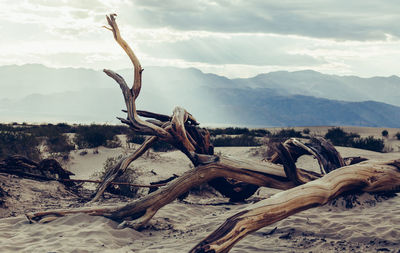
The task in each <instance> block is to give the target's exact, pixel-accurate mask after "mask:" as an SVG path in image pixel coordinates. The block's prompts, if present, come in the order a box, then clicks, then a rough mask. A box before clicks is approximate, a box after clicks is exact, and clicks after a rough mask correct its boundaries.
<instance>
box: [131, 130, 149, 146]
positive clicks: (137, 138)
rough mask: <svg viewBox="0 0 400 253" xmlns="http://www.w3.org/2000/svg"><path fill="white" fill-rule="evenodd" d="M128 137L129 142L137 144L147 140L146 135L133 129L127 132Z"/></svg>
mask: <svg viewBox="0 0 400 253" xmlns="http://www.w3.org/2000/svg"><path fill="white" fill-rule="evenodd" d="M126 138H127V141H128V142H129V143H136V144H142V143H143V142H144V141H145V140H146V137H145V136H143V135H139V134H136V133H134V132H132V131H130V132H129V133H127V134H126Z"/></svg>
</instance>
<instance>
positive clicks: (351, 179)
mask: <svg viewBox="0 0 400 253" xmlns="http://www.w3.org/2000/svg"><path fill="white" fill-rule="evenodd" d="M399 187H400V160H396V161H390V162H375V163H372V162H370V161H368V162H363V163H360V164H356V165H351V166H347V167H343V168H340V169H338V170H335V171H332V172H330V173H329V174H327V175H325V176H324V177H322V178H320V179H317V180H315V181H312V182H309V183H306V184H304V185H300V186H297V187H295V188H293V189H290V190H287V191H283V192H280V193H278V194H275V195H274V196H272V197H270V198H268V199H266V200H263V201H260V202H258V203H256V204H254V205H252V206H251V207H249V208H246V209H244V210H243V211H241V212H239V213H237V214H236V215H234V216H232V217H230V218H228V219H227V220H226V221H225V222H224V223H223V224H222V225H221V226H220V227H219V228H218V229H216V230H215V231H214V232H213V233H211V234H210V235H209V236H208V237H207V238H205V239H204V240H202V241H201V242H200V243H199V244H197V245H196V246H195V247H194V248H193V249H192V250H191V251H190V252H192V253H195V252H196V253H199V252H202V253H205V252H214V253H215V252H228V251H229V250H230V249H231V248H232V247H233V246H234V245H235V243H237V242H238V241H239V240H241V239H242V238H243V237H245V236H246V235H247V234H249V233H251V232H254V231H256V230H258V229H260V228H262V227H265V226H268V225H270V224H272V223H274V222H277V221H279V220H282V219H284V218H286V217H288V216H290V215H293V214H295V213H298V212H300V211H303V210H306V209H309V208H312V207H316V206H319V205H324V204H326V203H327V202H328V201H329V200H331V199H333V198H335V197H337V196H338V195H339V194H341V193H343V192H346V191H350V190H360V191H364V192H380V191H396V190H399Z"/></svg>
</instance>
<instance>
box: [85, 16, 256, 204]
mask: <svg viewBox="0 0 400 253" xmlns="http://www.w3.org/2000/svg"><path fill="white" fill-rule="evenodd" d="M115 17H116V14H111V15H109V16H107V22H108V24H109V26H110V27H105V28H107V29H108V30H110V31H112V33H113V36H114V39H115V41H116V42H117V43H118V44H119V45H120V46H121V48H122V49H123V50H124V51H125V53H126V54H127V56H128V57H129V59H130V60H131V62H132V64H133V69H134V81H133V84H132V88H129V87H128V85H127V84H126V82H125V80H124V78H123V77H122V76H120V75H119V74H117V73H115V72H114V71H112V70H107V69H105V70H104V73H106V74H107V75H108V76H109V77H111V78H112V79H114V80H115V81H116V82H117V83H118V84H119V86H120V88H121V91H122V94H123V96H124V100H125V104H126V110H124V112H126V113H127V118H126V119H123V118H118V119H120V120H121V122H122V123H125V124H127V125H129V126H130V128H131V129H132V130H133V131H135V132H137V133H139V134H147V135H152V137H151V138H149V139H147V140H146V142H145V143H143V145H142V146H141V147H140V148H139V150H137V151H136V152H135V153H134V154H132V155H130V156H128V157H127V158H123V159H121V160H120V161H119V162H118V163H117V164H116V166H115V167H114V168H113V169H112V170H110V171H109V172H108V173H107V174H106V176H105V177H104V179H103V182H102V183H100V185H99V186H98V187H97V189H96V192H95V194H93V196H92V197H93V198H92V200H91V202H94V201H97V200H98V199H99V198H100V197H101V196H102V194H103V193H104V191H105V190H106V189H107V187H108V186H109V185H110V184H111V182H112V181H113V180H115V178H117V177H118V176H120V175H122V174H123V173H124V172H125V171H126V169H127V167H128V166H129V164H130V163H132V162H133V161H134V160H136V159H137V158H138V157H140V156H141V155H142V154H143V153H144V151H145V150H147V149H149V148H150V147H151V146H152V144H153V143H154V142H155V141H156V140H159V141H163V142H166V143H169V144H170V145H172V146H174V147H175V148H177V149H178V150H180V151H181V152H183V153H184V154H185V155H186V156H187V157H188V158H189V160H190V161H191V162H192V164H193V165H194V166H197V165H199V163H198V162H199V161H198V160H197V159H196V158H195V156H194V154H196V155H197V154H204V155H214V147H213V145H212V144H211V143H210V133H209V132H208V131H207V130H206V129H204V128H200V127H198V125H199V123H198V122H197V121H196V119H195V118H194V117H193V116H192V115H191V114H190V113H189V112H187V111H186V110H185V109H184V108H181V107H176V108H175V109H174V110H173V114H172V116H167V115H162V114H158V113H153V112H147V111H140V110H136V104H135V102H136V99H137V98H138V96H139V93H140V90H141V87H142V72H143V69H142V67H141V65H140V62H139V59H138V58H137V57H136V55H135V53H134V52H133V50H132V49H131V48H130V46H129V45H128V43H127V42H126V41H125V40H124V39H123V38H122V36H121V34H120V31H119V28H118V25H117V23H116V20H115ZM139 116H142V117H147V118H153V119H150V120H146V121H144V120H142V119H141V118H140V117H139ZM210 185H211V186H213V187H214V188H215V189H216V190H217V191H219V192H221V194H223V195H224V196H227V197H229V198H230V199H231V200H235V201H241V200H243V199H245V198H247V197H249V196H250V195H252V194H253V193H254V192H255V190H257V188H258V187H257V186H255V185H248V184H247V183H244V182H236V181H234V180H227V179H225V178H218V179H215V180H214V181H211V182H210Z"/></svg>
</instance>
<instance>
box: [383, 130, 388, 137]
mask: <svg viewBox="0 0 400 253" xmlns="http://www.w3.org/2000/svg"><path fill="white" fill-rule="evenodd" d="M388 135H389V132H388V131H387V130H386V129H385V130H383V131H382V136H383V137H388Z"/></svg>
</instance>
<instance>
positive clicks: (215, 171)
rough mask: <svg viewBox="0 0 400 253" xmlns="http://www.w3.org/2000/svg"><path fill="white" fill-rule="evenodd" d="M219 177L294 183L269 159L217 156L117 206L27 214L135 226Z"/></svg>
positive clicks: (267, 184)
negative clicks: (87, 218)
mask: <svg viewBox="0 0 400 253" xmlns="http://www.w3.org/2000/svg"><path fill="white" fill-rule="evenodd" d="M219 177H229V178H233V179H236V180H238V181H243V182H247V183H250V184H254V185H258V186H265V187H271V188H276V189H282V190H286V189H290V188H292V187H294V186H295V185H294V183H293V182H291V181H290V180H288V179H287V178H286V176H285V172H284V170H283V168H282V166H281V165H277V164H273V163H270V162H252V161H243V160H238V159H233V158H228V157H220V158H219V159H218V160H217V161H215V162H211V163H208V164H204V165H199V166H197V167H196V168H194V169H191V170H189V171H187V172H185V173H184V174H183V175H182V176H180V177H178V178H176V179H174V180H173V181H171V182H169V183H168V184H167V185H166V186H163V187H161V188H160V189H158V190H157V191H155V192H152V193H151V194H149V195H147V196H145V197H143V198H141V199H138V200H134V201H133V202H131V203H129V204H126V205H124V206H119V207H107V208H88V209H67V210H51V211H45V212H39V213H29V214H26V216H27V218H28V219H29V220H30V221H31V222H43V221H46V222H48V221H50V220H53V219H56V218H57V217H61V216H65V215H68V214H72V213H88V214H91V215H99V216H104V217H107V218H110V219H113V220H116V221H118V222H123V223H122V226H129V227H132V228H135V229H140V228H142V227H144V226H145V225H146V224H147V222H148V221H149V220H150V219H151V218H152V217H153V216H154V215H155V214H156V212H157V211H158V210H159V209H160V208H162V207H163V206H165V205H167V204H169V203H170V202H172V201H173V200H175V199H176V198H178V197H179V196H181V195H182V194H184V193H186V192H187V191H189V190H190V189H191V188H193V187H196V186H199V185H201V184H203V183H206V182H208V181H211V180H213V179H215V178H219Z"/></svg>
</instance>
